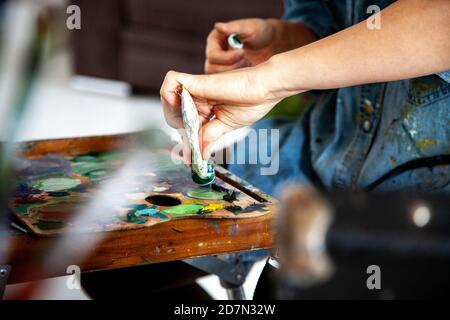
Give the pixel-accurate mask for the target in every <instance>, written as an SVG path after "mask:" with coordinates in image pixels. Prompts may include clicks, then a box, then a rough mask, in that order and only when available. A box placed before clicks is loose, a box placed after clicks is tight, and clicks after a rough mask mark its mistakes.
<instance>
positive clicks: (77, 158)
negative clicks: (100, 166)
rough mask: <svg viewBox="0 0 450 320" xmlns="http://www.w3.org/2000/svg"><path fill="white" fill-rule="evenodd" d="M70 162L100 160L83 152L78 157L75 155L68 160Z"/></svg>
mask: <svg viewBox="0 0 450 320" xmlns="http://www.w3.org/2000/svg"><path fill="white" fill-rule="evenodd" d="M70 161H71V162H98V161H100V160H99V159H98V158H97V157H96V156H93V155H90V154H85V155H81V156H78V157H75V158H73V159H71V160H70Z"/></svg>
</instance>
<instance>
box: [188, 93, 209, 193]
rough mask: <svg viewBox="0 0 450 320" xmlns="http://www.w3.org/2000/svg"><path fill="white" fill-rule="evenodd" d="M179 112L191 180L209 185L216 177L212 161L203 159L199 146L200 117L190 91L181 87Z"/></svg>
mask: <svg viewBox="0 0 450 320" xmlns="http://www.w3.org/2000/svg"><path fill="white" fill-rule="evenodd" d="M181 113H182V116H183V124H184V129H185V131H186V137H187V139H188V141H189V145H190V148H191V171H192V180H194V182H195V183H197V184H199V185H209V184H211V183H212V182H213V181H214V179H215V178H216V175H215V171H214V165H213V164H212V162H210V161H207V160H203V158H202V152H201V148H200V139H199V132H200V126H201V124H200V118H199V116H198V111H197V107H196V106H195V103H194V100H192V97H191V95H190V93H189V92H188V91H187V90H186V89H184V88H183V90H182V92H181Z"/></svg>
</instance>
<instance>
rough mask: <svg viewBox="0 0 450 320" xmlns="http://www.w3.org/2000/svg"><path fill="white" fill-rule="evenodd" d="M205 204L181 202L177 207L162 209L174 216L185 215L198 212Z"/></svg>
mask: <svg viewBox="0 0 450 320" xmlns="http://www.w3.org/2000/svg"><path fill="white" fill-rule="evenodd" d="M203 207H205V205H203V204H198V203H192V204H180V205H178V206H175V207H171V208H167V209H164V210H162V212H163V213H167V214H170V215H172V216H185V215H190V214H197V213H198V212H199V211H200V210H201V209H202V208H203Z"/></svg>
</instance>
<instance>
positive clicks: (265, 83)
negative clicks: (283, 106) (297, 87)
mask: <svg viewBox="0 0 450 320" xmlns="http://www.w3.org/2000/svg"><path fill="white" fill-rule="evenodd" d="M282 66H283V62H282V61H280V59H279V57H278V56H277V55H275V56H272V57H271V58H270V59H269V60H267V61H266V62H264V63H261V64H260V65H258V66H256V67H255V72H256V74H255V75H254V77H255V79H259V81H258V82H259V88H260V90H261V92H262V94H263V96H264V97H265V99H267V100H271V101H280V100H282V99H284V98H286V97H289V96H290V95H292V94H294V93H291V92H290V91H289V90H287V88H286V87H285V86H284V85H283V81H282V80H283V79H282V73H281V69H282Z"/></svg>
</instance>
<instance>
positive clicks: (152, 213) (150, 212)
mask: <svg viewBox="0 0 450 320" xmlns="http://www.w3.org/2000/svg"><path fill="white" fill-rule="evenodd" d="M134 214H135V215H136V216H138V217H142V216H145V217H151V218H159V219H168V218H167V216H165V215H163V214H162V213H161V212H159V210H158V209H152V208H147V209H142V210H137V211H136V212H135V213H134Z"/></svg>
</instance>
